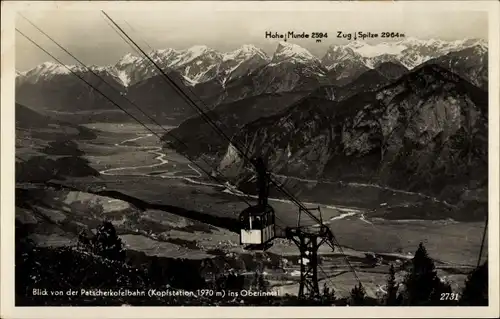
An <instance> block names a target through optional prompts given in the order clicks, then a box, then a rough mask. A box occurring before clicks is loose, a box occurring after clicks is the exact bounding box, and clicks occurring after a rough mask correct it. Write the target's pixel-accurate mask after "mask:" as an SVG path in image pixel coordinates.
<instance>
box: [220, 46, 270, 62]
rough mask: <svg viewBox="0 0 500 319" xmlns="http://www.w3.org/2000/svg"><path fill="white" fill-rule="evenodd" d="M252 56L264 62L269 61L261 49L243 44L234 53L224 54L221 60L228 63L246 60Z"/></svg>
mask: <svg viewBox="0 0 500 319" xmlns="http://www.w3.org/2000/svg"><path fill="white" fill-rule="evenodd" d="M254 55H257V56H259V57H261V58H262V59H264V60H268V59H269V58H268V56H267V55H266V54H265V53H264V51H262V50H261V49H259V48H257V47H256V46H254V45H252V44H244V45H242V46H241V47H240V48H238V49H236V50H234V51H231V52H227V53H224V55H223V57H222V60H223V61H230V60H234V59H248V58H251V57H252V56H254Z"/></svg>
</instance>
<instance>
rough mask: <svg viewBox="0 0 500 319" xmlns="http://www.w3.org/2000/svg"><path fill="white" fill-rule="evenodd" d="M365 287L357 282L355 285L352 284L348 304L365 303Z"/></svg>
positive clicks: (360, 304)
mask: <svg viewBox="0 0 500 319" xmlns="http://www.w3.org/2000/svg"><path fill="white" fill-rule="evenodd" d="M365 297H366V293H365V288H364V287H363V285H362V284H361V283H359V284H358V285H357V286H354V288H353V289H352V290H351V302H350V304H351V305H352V306H362V305H364V304H365Z"/></svg>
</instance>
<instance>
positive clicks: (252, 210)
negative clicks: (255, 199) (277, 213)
mask: <svg viewBox="0 0 500 319" xmlns="http://www.w3.org/2000/svg"><path fill="white" fill-rule="evenodd" d="M272 212H274V209H273V208H272V207H271V206H269V205H266V206H265V207H262V206H260V205H255V206H250V207H248V208H245V209H244V210H243V211H242V212H241V213H240V218H246V217H249V216H262V215H265V214H267V213H272Z"/></svg>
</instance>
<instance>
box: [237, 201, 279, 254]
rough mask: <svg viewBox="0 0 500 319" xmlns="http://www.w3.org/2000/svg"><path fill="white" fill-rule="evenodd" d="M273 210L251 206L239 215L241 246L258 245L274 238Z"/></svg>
mask: <svg viewBox="0 0 500 319" xmlns="http://www.w3.org/2000/svg"><path fill="white" fill-rule="evenodd" d="M274 221H275V219H274V210H273V209H272V207H270V206H267V207H262V206H252V207H249V208H247V209H246V210H244V211H243V212H242V213H241V215H240V223H241V226H242V227H241V234H240V241H241V244H247V245H260V244H265V243H268V242H269V241H271V240H272V239H273V238H274V236H275V230H274V226H275V225H274Z"/></svg>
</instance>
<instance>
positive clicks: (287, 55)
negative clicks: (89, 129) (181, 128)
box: [16, 38, 488, 123]
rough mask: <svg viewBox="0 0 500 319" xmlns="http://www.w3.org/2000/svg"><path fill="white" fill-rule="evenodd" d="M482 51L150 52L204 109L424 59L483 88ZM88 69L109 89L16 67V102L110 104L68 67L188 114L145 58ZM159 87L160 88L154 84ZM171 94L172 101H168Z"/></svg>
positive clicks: (462, 46) (341, 81)
mask: <svg viewBox="0 0 500 319" xmlns="http://www.w3.org/2000/svg"><path fill="white" fill-rule="evenodd" d="M487 52H488V51H487V47H486V42H485V41H484V40H477V39H468V40H460V41H451V42H449V41H448V42H447V41H442V40H418V39H414V38H408V39H405V40H402V41H397V42H390V43H379V44H377V45H370V44H367V43H362V42H358V41H355V42H351V43H349V44H347V45H332V46H331V47H330V48H329V49H328V50H327V52H326V54H325V55H324V56H323V57H321V58H319V57H316V56H314V55H313V54H311V53H310V52H309V51H307V50H306V49H304V48H302V47H300V46H299V45H297V44H292V43H289V42H280V43H279V44H278V45H277V47H276V51H275V52H274V54H273V55H272V56H268V55H266V53H265V52H264V51H262V50H261V49H259V48H257V47H255V46H253V45H243V46H242V47H241V48H239V49H237V50H235V51H232V52H227V53H221V52H218V51H216V50H213V49H211V48H208V47H207V46H204V45H197V46H193V47H191V48H189V49H186V50H174V49H165V50H155V51H152V52H150V56H151V58H152V59H153V60H154V61H155V62H156V63H157V64H158V65H159V66H160V67H162V68H163V70H165V71H166V72H168V73H170V74H173V75H174V76H175V77H176V79H178V80H179V83H180V84H182V87H184V88H185V89H186V90H187V91H192V93H194V94H195V95H196V96H199V97H200V98H201V99H202V100H203V101H204V104H206V107H209V108H212V107H214V106H216V105H219V104H222V103H229V102H232V101H237V100H241V99H244V98H246V97H251V96H258V95H260V94H272V93H280V92H292V91H314V90H315V89H317V88H318V87H324V86H334V87H342V86H345V85H347V84H349V83H350V82H352V81H353V80H355V79H356V78H358V77H360V76H361V75H362V74H363V73H365V72H367V71H370V70H373V69H377V68H378V70H381V68H379V66H382V67H383V66H388V65H391V67H390V68H392V69H394V68H395V65H397V66H398V67H397V68H399V69H401V70H395V71H394V72H395V73H394V75H390V76H389V78H390V77H394V76H396V77H397V76H399V75H401V74H402V73H401V72H404V69H406V70H411V69H413V68H415V67H418V66H420V65H423V64H425V63H434V62H432V61H434V60H436V61H435V62H436V63H437V64H439V65H442V66H449V67H450V68H452V69H453V70H452V71H453V72H454V73H457V74H458V75H460V76H461V77H463V78H465V79H467V80H468V81H470V82H471V83H473V84H475V85H477V86H478V87H481V88H483V89H485V88H486V87H487V61H488V57H487ZM468 57H472V58H468ZM89 68H90V69H91V70H92V71H93V72H94V73H97V74H99V75H100V76H101V77H103V78H104V79H105V80H106V82H108V83H109V84H110V86H111V87H113V89H111V88H110V87H109V86H107V85H105V84H104V83H102V82H100V80H99V79H98V78H96V77H95V76H94V75H93V74H92V73H91V72H89V71H88V70H87V69H85V68H84V67H77V66H69V65H68V66H63V65H58V64H55V63H51V62H46V63H43V64H41V65H39V66H37V67H35V68H33V69H31V70H29V71H26V72H18V75H17V77H16V94H17V101H18V102H20V103H22V104H24V105H28V106H30V107H33V108H36V109H37V110H39V111H47V110H49V111H51V112H52V111H57V112H81V111H85V110H110V109H116V107H115V106H113V105H112V103H110V102H109V101H107V99H105V98H103V97H102V96H100V94H98V93H97V92H95V90H93V89H89V88H88V87H87V86H86V84H85V83H83V82H81V81H80V80H79V79H78V78H76V77H75V76H74V75H73V74H72V72H70V70H71V71H73V72H74V73H76V74H78V75H80V76H82V77H83V78H85V79H86V80H88V81H89V82H91V83H94V84H95V85H96V86H97V88H99V89H102V90H103V92H104V93H105V94H106V95H109V96H110V97H111V98H112V99H113V100H114V99H122V97H120V96H119V95H126V96H128V97H131V99H133V100H134V101H135V102H136V103H137V104H139V105H141V106H142V105H145V109H146V110H147V111H149V112H152V113H153V115H155V116H157V117H158V118H160V119H161V118H168V116H167V114H171V115H172V116H170V118H174V122H177V123H180V122H182V120H184V119H186V118H188V117H189V116H192V115H193V114H194V113H193V110H192V109H190V108H189V107H188V106H187V104H183V103H182V101H177V100H176V98H175V95H176V94H175V91H174V90H172V89H168V86H167V85H166V83H165V82H164V79H163V77H162V76H161V75H158V72H157V70H156V69H155V67H154V66H153V65H152V64H151V63H150V62H149V61H148V60H147V59H146V58H144V57H138V56H134V55H132V54H127V55H125V56H124V57H123V58H122V59H120V60H119V61H118V62H117V63H116V64H114V65H109V66H90V67H89ZM381 72H382V73H383V72H384V71H381ZM386 75H387V74H386ZM159 87H161V88H162V89H161V90H159V89H157V88H159ZM115 91H118V92H120V93H119V94H118V93H117V92H115ZM172 99H174V100H176V101H174V102H171V100H172ZM125 104H127V103H125ZM110 120H116V121H123V116H121V117H120V116H119V115H117V116H116V118H113V117H111V118H110Z"/></svg>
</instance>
